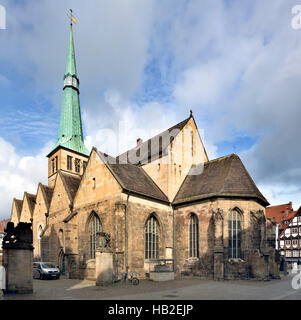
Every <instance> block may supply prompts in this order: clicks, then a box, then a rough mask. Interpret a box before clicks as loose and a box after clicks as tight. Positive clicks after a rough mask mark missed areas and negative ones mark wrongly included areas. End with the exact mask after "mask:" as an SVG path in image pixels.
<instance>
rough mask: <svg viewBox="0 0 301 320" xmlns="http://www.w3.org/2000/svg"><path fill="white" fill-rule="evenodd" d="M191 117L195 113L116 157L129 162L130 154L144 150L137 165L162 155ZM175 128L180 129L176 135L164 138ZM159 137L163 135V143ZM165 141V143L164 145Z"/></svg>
mask: <svg viewBox="0 0 301 320" xmlns="http://www.w3.org/2000/svg"><path fill="white" fill-rule="evenodd" d="M190 119H194V118H193V115H191V116H189V117H188V118H187V119H184V120H182V121H181V122H179V123H177V124H175V125H173V126H172V127H170V128H168V129H166V130H164V131H162V132H161V133H159V134H157V135H155V136H153V137H151V138H149V139H148V140H146V141H145V142H143V143H142V144H141V145H140V146H136V147H134V148H131V149H129V150H128V151H125V152H123V153H122V154H120V155H119V156H117V157H116V159H120V160H121V161H122V162H129V161H128V160H129V156H130V157H131V154H134V153H136V152H137V151H138V150H142V151H144V154H142V155H140V158H141V160H139V161H138V162H137V163H133V164H135V165H138V164H139V162H140V163H143V162H145V161H146V160H149V159H150V158H152V157H155V158H156V157H160V154H161V156H162V155H163V152H164V151H166V149H167V147H168V146H169V145H170V143H171V142H172V141H173V140H174V138H175V137H176V136H177V135H178V133H179V132H180V131H181V130H182V129H183V128H184V127H185V125H186V124H187V123H188V121H189V120H190ZM175 129H178V130H179V131H178V132H177V134H176V135H175V136H172V137H170V139H164V137H166V136H167V135H168V134H169V133H170V132H171V131H172V130H175ZM159 137H162V141H161V143H160V141H159V139H158V138H159ZM167 140H169V141H167ZM163 143H165V144H164V145H163ZM146 145H147V148H145V146H146ZM151 145H152V146H151ZM153 150H155V152H154V153H152V151H153ZM145 151H146V152H145ZM125 158H126V159H125ZM133 158H134V157H133ZM153 160H155V159H153Z"/></svg>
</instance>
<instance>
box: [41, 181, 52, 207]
mask: <svg viewBox="0 0 301 320" xmlns="http://www.w3.org/2000/svg"><path fill="white" fill-rule="evenodd" d="M41 188H42V191H43V193H44V196H45V202H46V206H47V208H48V209H49V206H50V202H51V198H52V194H53V188H51V187H48V186H45V185H43V184H41Z"/></svg>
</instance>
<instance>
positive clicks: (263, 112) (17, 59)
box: [0, 0, 301, 203]
mask: <svg viewBox="0 0 301 320" xmlns="http://www.w3.org/2000/svg"><path fill="white" fill-rule="evenodd" d="M4 4H5V6H6V7H7V13H8V29H7V30H6V31H5V32H4V33H2V34H1V36H2V38H1V41H2V40H3V41H4V43H5V46H4V47H5V50H1V52H0V61H1V62H2V63H5V61H7V60H8V59H9V61H14V63H15V67H16V68H18V69H19V70H21V72H23V73H24V74H29V73H30V74H33V77H34V80H35V82H36V87H37V91H38V92H42V94H43V95H44V96H47V95H49V96H50V97H51V99H52V101H53V105H54V106H55V107H56V108H59V106H60V103H61V90H59V89H61V87H62V73H63V72H64V68H65V57H66V52H67V43H68V42H67V39H68V28H67V23H68V22H67V21H66V15H65V12H66V11H67V10H68V9H69V7H70V5H71V4H72V7H73V9H74V13H75V15H77V19H78V25H77V26H75V27H74V33H75V46H76V57H77V63H78V71H79V76H80V80H81V103H82V112H83V124H84V127H85V128H86V134H87V137H86V144H87V146H89V147H91V146H92V145H95V146H96V147H98V148H99V149H100V150H102V151H104V152H108V153H110V154H112V155H116V154H119V153H120V152H122V151H125V150H126V149H128V148H131V147H133V146H134V145H135V144H136V139H137V138H138V137H140V138H142V139H144V140H145V139H148V138H150V137H151V136H153V135H155V134H157V133H159V132H161V131H163V130H165V129H166V128H168V127H169V126H172V125H173V124H175V123H177V122H178V121H181V120H183V119H184V118H186V117H187V116H188V111H189V109H190V108H192V109H193V110H194V115H195V117H196V120H197V124H198V126H199V128H200V129H204V132H205V141H204V143H205V145H206V147H207V151H208V154H209V157H210V159H212V158H215V157H217V156H220V155H221V154H218V152H217V147H216V144H217V143H219V142H221V141H225V140H228V141H231V140H233V139H234V138H235V134H237V131H242V132H243V133H244V134H245V135H249V136H251V137H256V138H257V142H256V144H255V145H254V146H253V148H252V149H251V150H248V151H246V152H244V153H243V154H241V156H242V158H243V160H244V163H245V164H246V167H247V168H248V169H249V171H250V173H251V175H252V177H254V180H255V182H257V183H259V184H260V185H261V186H262V187H263V188H264V190H265V192H266V193H267V194H268V195H269V197H270V198H271V199H272V201H275V202H277V203H278V202H279V201H278V200H280V199H281V201H283V202H288V201H289V200H292V199H290V194H291V195H293V197H294V199H296V200H295V201H296V202H297V201H298V200H297V198H298V195H299V193H298V186H299V185H300V179H301V172H300V161H299V159H300V157H301V150H300V148H299V144H300V143H299V137H300V133H299V119H300V117H301V108H300V101H301V93H300V83H301V43H300V41H299V37H300V32H298V31H296V30H293V29H291V27H290V21H291V18H292V16H291V7H292V6H293V5H294V4H295V2H294V1H293V0H287V1H283V0H275V1H273V5H271V4H270V2H268V1H262V0H258V1H252V2H249V3H246V2H243V1H241V2H238V1H235V2H230V1H227V3H226V2H225V1H219V0H208V1H199V0H191V1H180V0H179V1H178V2H177V6H175V5H174V0H165V1H160V2H159V1H140V0H127V1H122V2H120V1H117V2H114V1H85V3H83V2H82V1H79V0H77V1H64V2H62V1H46V0H41V1H38V2H33V1H30V2H28V3H27V2H26V3H24V4H23V5H20V6H15V5H12V4H11V3H10V2H9V1H4ZM16 48H22V50H16ZM54 48H55V49H54ZM150 61H156V66H155V67H156V68H158V70H159V73H160V77H161V78H162V79H161V82H162V83H164V84H165V83H166V82H167V81H169V83H168V86H169V87H170V88H171V94H170V96H169V97H168V98H169V99H167V100H168V101H169V103H162V102H158V101H157V99H156V97H154V98H153V100H152V101H151V102H148V103H141V104H139V103H137V102H133V100H132V96H133V95H134V94H135V93H137V91H139V90H141V89H142V87H143V81H144V80H145V77H153V76H154V75H153V74H147V73H146V71H145V67H146V66H147V64H148V63H149V62H150ZM32 70H34V72H32ZM155 80H156V79H155ZM0 82H1V81H0ZM154 96H155V95H154ZM57 121H59V120H58V119H57ZM124 123H126V124H127V131H126V134H122V135H121V137H119V136H118V133H119V132H120V126H121V125H122V124H124ZM36 124H38V123H37V122H36ZM28 126H30V123H29V122H28ZM10 127H12V126H10ZM37 127H38V126H37V125H36V126H35V128H37ZM48 129H49V128H48V127H46V128H45V130H44V131H46V132H47V130H48ZM35 132H39V131H38V130H35ZM113 134H115V135H117V140H116V139H115V141H117V142H116V143H112V140H110V139H109V137H110V136H112V135H113ZM51 146H52V145H51ZM6 148H7V150H8V151H7V152H8V153H9V154H10V155H11V157H10V158H9V159H10V160H9V163H12V164H11V165H10V166H9V168H8V169H9V170H10V171H8V173H7V172H3V176H2V175H1V176H0V177H1V178H2V177H4V174H11V175H14V180H15V181H19V182H18V183H19V184H20V185H22V192H23V190H24V189H26V188H28V187H31V183H30V182H28V185H26V182H25V180H22V179H23V178H24V179H29V180H28V181H38V176H37V174H35V173H34V171H33V169H32V168H30V167H31V164H32V163H35V161H37V163H42V160H41V159H40V158H39V156H36V157H33V158H24V159H22V158H20V157H18V155H17V152H16V151H15V150H13V149H11V148H12V146H10V145H6ZM49 149H50V148H49ZM49 149H48V150H45V152H44V154H47V152H48V151H49ZM44 154H43V155H42V154H41V157H42V156H43V157H44ZM4 156H5V155H4V154H3V153H2V152H0V162H1V159H4V161H5V159H6V158H3V157H4ZM1 157H2V158H1ZM7 159H8V158H7ZM44 160H45V159H44ZM26 168H27V169H28V170H25V169H26ZM46 168H47V166H45V167H44V168H43V170H42V169H41V172H39V171H38V173H39V175H41V176H45V175H46V173H47V172H46V171H47V169H46ZM8 169H7V170H8ZM29 172H33V173H34V176H33V177H32V176H31V174H29ZM6 177H7V176H6ZM21 178H22V179H21ZM3 179H4V178H3ZM7 179H8V178H7ZM18 179H19V180H18ZM20 179H21V180H20ZM3 181H4V180H3ZM26 181H27V180H26ZM273 184H277V186H278V187H277V188H279V189H277V190H276V191H275V190H274V189H273ZM25 187H26V188H25ZM18 188H19V187H18V186H16V188H12V189H11V191H10V192H11V196H14V193H13V192H14V190H16V189H18ZM281 188H282V190H290V193H287V194H286V195H285V193H284V192H282V195H281V192H280V190H281ZM20 189H21V187H20ZM18 190H19V189H18ZM273 190H274V191H273ZM7 195H8V193H6V196H7ZM286 197H287V200H285V199H286ZM5 201H6V200H5ZM270 201H271V200H270Z"/></svg>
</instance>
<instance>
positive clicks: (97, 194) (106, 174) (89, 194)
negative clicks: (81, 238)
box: [74, 147, 122, 208]
mask: <svg viewBox="0 0 301 320" xmlns="http://www.w3.org/2000/svg"><path fill="white" fill-rule="evenodd" d="M121 191H122V189H121V187H120V185H119V183H118V182H117V181H116V179H115V177H114V176H113V175H112V173H111V171H110V170H109V168H108V166H107V164H106V163H105V161H104V160H103V157H102V156H100V155H99V154H98V151H97V149H96V148H95V147H94V148H93V149H92V151H91V154H90V157H89V160H88V163H87V166H86V170H85V172H84V174H83V176H82V179H81V181H80V185H79V187H78V190H77V192H76V195H75V197H74V207H75V208H76V207H78V206H81V205H85V204H87V203H91V202H95V201H99V200H100V199H105V198H107V197H113V196H114V195H115V196H118V195H120V193H121Z"/></svg>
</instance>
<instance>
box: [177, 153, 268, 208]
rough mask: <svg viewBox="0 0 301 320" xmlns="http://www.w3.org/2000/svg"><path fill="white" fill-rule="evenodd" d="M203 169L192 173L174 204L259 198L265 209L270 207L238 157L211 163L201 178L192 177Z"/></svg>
mask: <svg viewBox="0 0 301 320" xmlns="http://www.w3.org/2000/svg"><path fill="white" fill-rule="evenodd" d="M200 168H201V166H197V167H195V168H194V167H192V168H191V169H190V172H189V174H188V175H187V176H186V178H185V180H184V182H183V184H182V186H181V188H180V190H179V191H178V193H177V195H176V196H175V199H174V201H173V203H174V204H180V203H184V202H190V201H194V200H200V199H208V198H212V197H226V196H227V197H240V198H241V197H244V198H256V199H257V200H259V202H260V203H262V204H263V205H264V206H267V205H269V203H268V201H267V200H266V199H265V197H264V196H263V195H262V194H261V192H260V191H259V190H258V188H257V187H256V185H255V183H254V182H253V180H252V178H251V177H250V175H249V173H248V172H247V170H246V168H245V167H244V165H243V163H242V162H241V160H240V158H239V157H238V156H237V155H236V154H231V155H228V156H225V157H222V158H218V159H215V160H211V161H208V162H206V163H205V164H204V170H203V172H202V173H201V174H197V175H196V174H192V173H193V171H194V170H195V169H200Z"/></svg>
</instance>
